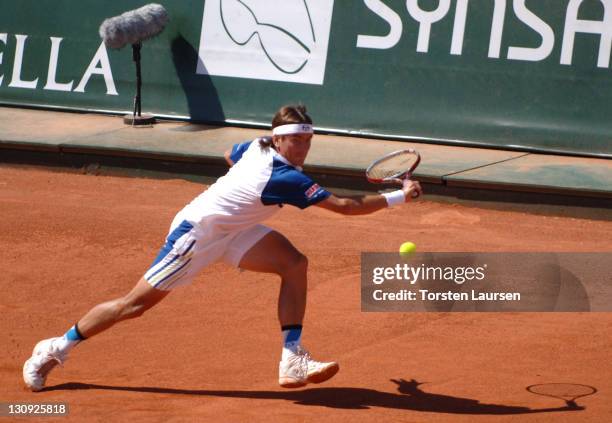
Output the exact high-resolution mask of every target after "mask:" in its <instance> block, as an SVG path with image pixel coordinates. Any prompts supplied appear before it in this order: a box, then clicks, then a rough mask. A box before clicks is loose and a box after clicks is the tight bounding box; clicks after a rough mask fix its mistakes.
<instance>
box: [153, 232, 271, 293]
mask: <svg viewBox="0 0 612 423" xmlns="http://www.w3.org/2000/svg"><path fill="white" fill-rule="evenodd" d="M211 226H212V225H206V224H204V225H197V226H196V225H193V224H191V223H189V222H188V221H186V220H183V221H182V222H180V223H178V224H177V222H173V225H172V227H171V228H170V233H169V234H168V237H167V238H166V243H165V244H164V246H163V247H162V249H161V250H160V252H159V255H158V256H157V258H156V259H155V261H153V264H152V265H151V267H150V268H149V270H148V271H147V272H146V273H145V276H144V278H145V280H146V281H147V282H149V284H151V286H153V287H154V288H157V289H160V290H162V291H169V290H171V289H174V288H176V287H178V286H181V285H187V284H189V283H191V281H192V280H193V278H194V277H195V276H196V275H197V274H198V273H199V272H200V271H201V270H202V269H203V268H204V267H206V266H208V265H209V264H211V263H213V262H215V261H218V260H222V261H225V262H226V263H228V264H230V265H232V266H234V267H238V265H239V264H240V260H241V259H242V256H244V254H245V253H246V252H247V251H249V250H250V249H251V247H252V246H253V245H255V244H256V243H257V241H259V240H260V239H262V238H263V237H264V236H265V235H266V234H267V233H268V232H270V231H272V229H270V228H268V227H267V226H264V225H255V226H252V227H250V228H248V229H245V230H243V231H238V232H229V233H228V232H219V231H214V230H212V229H211Z"/></svg>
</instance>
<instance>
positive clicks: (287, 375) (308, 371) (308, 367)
mask: <svg viewBox="0 0 612 423" xmlns="http://www.w3.org/2000/svg"><path fill="white" fill-rule="evenodd" d="M338 370H340V366H339V365H338V363H336V362H335V361H332V362H329V363H322V362H320V361H316V360H313V359H312V357H311V356H310V353H309V352H308V351H307V350H305V349H304V348H302V347H298V349H297V351H296V352H295V353H293V354H291V355H289V356H288V357H286V358H285V359H284V360H281V362H280V364H279V366H278V383H279V385H280V386H282V387H283V388H299V387H301V386H305V385H306V384H308V383H321V382H325V381H326V380H328V379H330V378H331V377H333V376H334V375H335V374H336V373H338Z"/></svg>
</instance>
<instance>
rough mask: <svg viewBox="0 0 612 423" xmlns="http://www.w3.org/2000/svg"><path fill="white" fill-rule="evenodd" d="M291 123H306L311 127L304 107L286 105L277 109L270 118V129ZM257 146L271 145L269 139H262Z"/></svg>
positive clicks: (310, 120)
mask: <svg viewBox="0 0 612 423" xmlns="http://www.w3.org/2000/svg"><path fill="white" fill-rule="evenodd" d="M292 123H308V124H311V125H312V118H311V117H310V116H309V115H308V111H307V110H306V106H304V105H303V104H298V105H287V106H283V107H281V108H280V109H278V112H276V114H275V115H274V118H272V129H274V128H276V127H277V126H281V125H289V124H292ZM259 144H260V145H261V146H262V147H269V146H270V145H272V140H271V139H270V138H263V139H260V140H259Z"/></svg>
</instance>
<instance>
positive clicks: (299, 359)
mask: <svg viewBox="0 0 612 423" xmlns="http://www.w3.org/2000/svg"><path fill="white" fill-rule="evenodd" d="M239 266H240V268H241V269H245V270H252V271H255V272H263V273H273V274H277V275H279V276H280V277H281V287H280V293H279V297H278V319H279V322H280V324H281V328H282V331H283V352H282V358H281V362H280V365H279V384H280V385H281V386H282V387H285V388H297V387H300V386H304V385H306V384H307V383H321V382H324V381H326V380H327V379H329V378H331V377H332V376H334V375H335V374H336V373H337V372H338V369H339V366H338V363H335V362H330V363H321V362H318V361H315V360H313V359H312V358H311V357H310V355H309V353H308V352H307V351H306V350H305V349H304V348H303V347H302V346H301V341H300V340H301V332H302V321H303V320H304V313H305V310H306V295H307V294H306V293H307V288H308V276H307V273H308V272H307V271H308V259H307V258H306V256H304V255H303V254H302V253H300V252H299V251H298V250H297V249H296V248H295V247H294V246H293V244H291V242H289V240H288V239H287V238H285V237H284V236H283V235H281V234H280V233H278V232H275V231H272V232H270V233H268V234H267V235H266V236H264V237H263V238H262V239H261V240H259V242H257V243H256V244H255V245H254V246H253V247H252V248H251V249H250V250H249V251H247V252H246V254H245V255H244V256H243V257H242V259H241V261H240V265H239Z"/></svg>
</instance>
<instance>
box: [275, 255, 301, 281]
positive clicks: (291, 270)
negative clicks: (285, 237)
mask: <svg viewBox="0 0 612 423" xmlns="http://www.w3.org/2000/svg"><path fill="white" fill-rule="evenodd" d="M307 269H308V257H306V256H305V255H304V254H302V253H300V252H296V253H295V254H293V255H291V257H289V258H287V259H286V260H284V261H283V263H282V264H281V265H280V267H279V275H280V276H282V277H285V276H290V275H295V274H296V273H306V271H307Z"/></svg>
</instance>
